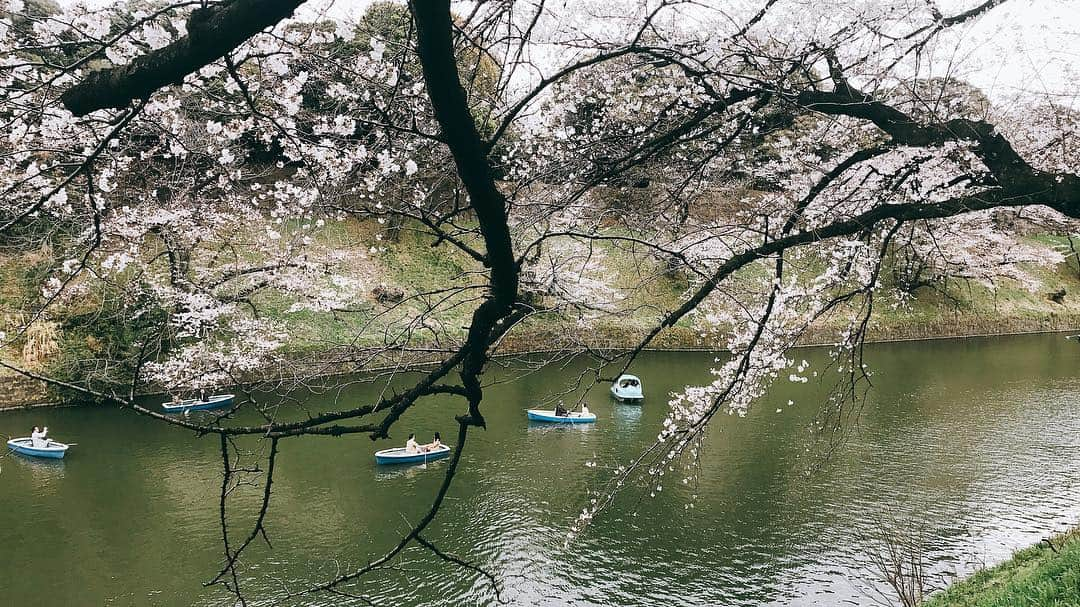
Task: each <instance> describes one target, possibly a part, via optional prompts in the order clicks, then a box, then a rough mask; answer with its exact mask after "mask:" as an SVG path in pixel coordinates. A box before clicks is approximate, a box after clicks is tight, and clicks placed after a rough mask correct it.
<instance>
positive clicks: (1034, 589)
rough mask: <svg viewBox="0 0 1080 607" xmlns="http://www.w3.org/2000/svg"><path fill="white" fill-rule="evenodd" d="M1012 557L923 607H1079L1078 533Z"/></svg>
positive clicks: (968, 579)
mask: <svg viewBox="0 0 1080 607" xmlns="http://www.w3.org/2000/svg"><path fill="white" fill-rule="evenodd" d="M1049 542H1050V543H1047V542H1046V541H1043V542H1040V543H1039V544H1037V545H1035V546H1032V547H1030V548H1026V549H1024V550H1021V551H1019V552H1017V553H1016V554H1015V555H1013V557H1012V558H1011V559H1009V560H1008V561H1005V562H1004V563H1001V564H1000V565H997V566H994V567H990V568H988V569H983V570H982V571H979V572H977V573H975V574H974V575H972V576H971V577H969V578H967V579H964V580H961V581H958V582H956V583H955V584H953V585H951V586H949V587H948V588H947V589H945V590H944V591H943V592H941V593H940V594H937V595H934V596H933V597H931V598H930V600H928V601H927V602H925V603H924V604H923V605H924V607H1075V606H1077V605H1080V529H1074V530H1073V531H1070V532H1069V533H1066V534H1064V535H1059V536H1057V537H1054V538H1052V539H1051V540H1050V541H1049Z"/></svg>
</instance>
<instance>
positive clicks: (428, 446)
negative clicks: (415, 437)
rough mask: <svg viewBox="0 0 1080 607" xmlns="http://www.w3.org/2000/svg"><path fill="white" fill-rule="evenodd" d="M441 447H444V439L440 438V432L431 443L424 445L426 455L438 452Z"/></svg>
mask: <svg viewBox="0 0 1080 607" xmlns="http://www.w3.org/2000/svg"><path fill="white" fill-rule="evenodd" d="M439 447H442V437H441V436H439V433H438V432H436V433H435V438H433V439H431V442H430V443H428V444H426V445H424V447H423V449H424V453H427V452H430V451H436V450H438V448H439Z"/></svg>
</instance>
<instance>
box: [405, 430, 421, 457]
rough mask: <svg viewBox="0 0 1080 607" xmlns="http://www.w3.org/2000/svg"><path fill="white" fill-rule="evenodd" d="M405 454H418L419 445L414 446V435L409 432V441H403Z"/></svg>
mask: <svg viewBox="0 0 1080 607" xmlns="http://www.w3.org/2000/svg"><path fill="white" fill-rule="evenodd" d="M405 453H420V445H418V444H416V434H414V433H412V432H410V433H409V440H407V441H405Z"/></svg>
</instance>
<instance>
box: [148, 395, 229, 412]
mask: <svg viewBox="0 0 1080 607" xmlns="http://www.w3.org/2000/svg"><path fill="white" fill-rule="evenodd" d="M234 398H235V396H234V395H232V394H218V395H216V396H211V397H210V398H207V399H206V400H199V399H197V398H192V399H188V400H182V401H180V402H178V403H176V404H173V403H162V404H161V408H162V409H165V412H166V413H184V412H186V411H206V410H209V409H220V408H222V407H228V406H229V405H231V404H233V399H234Z"/></svg>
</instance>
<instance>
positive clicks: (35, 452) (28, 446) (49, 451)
mask: <svg viewBox="0 0 1080 607" xmlns="http://www.w3.org/2000/svg"><path fill="white" fill-rule="evenodd" d="M44 442H45V444H44V445H42V446H40V447H35V446H34V440H33V439H31V438H29V437H26V438H13V439H11V440H9V441H8V442H7V445H8V448H9V449H11V450H12V451H14V452H15V453H21V454H23V455H29V456H31V457H49V458H52V459H60V458H62V457H64V454H65V453H67V450H68V445H65V444H64V443H58V442H56V441H54V440H52V439H51V438H47V439H45V441H44Z"/></svg>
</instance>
